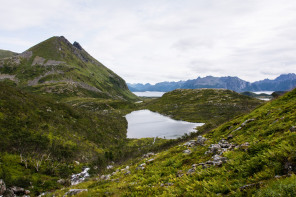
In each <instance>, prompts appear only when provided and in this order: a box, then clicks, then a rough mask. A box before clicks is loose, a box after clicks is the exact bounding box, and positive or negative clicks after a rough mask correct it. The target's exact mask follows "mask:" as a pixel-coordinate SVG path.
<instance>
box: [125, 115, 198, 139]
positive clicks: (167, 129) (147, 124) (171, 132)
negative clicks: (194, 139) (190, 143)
mask: <svg viewBox="0 0 296 197" xmlns="http://www.w3.org/2000/svg"><path fill="white" fill-rule="evenodd" d="M126 119H127V121H128V129H127V137H128V138H146V137H159V138H166V139H176V138H178V137H180V136H182V135H184V134H185V133H187V134H188V133H190V132H194V131H196V130H195V129H194V128H196V127H197V126H202V125H203V124H204V123H191V122H186V121H178V120H173V119H171V118H169V117H166V116H163V115H161V114H159V113H155V112H152V111H150V110H139V111H133V112H131V113H129V114H127V115H126Z"/></svg>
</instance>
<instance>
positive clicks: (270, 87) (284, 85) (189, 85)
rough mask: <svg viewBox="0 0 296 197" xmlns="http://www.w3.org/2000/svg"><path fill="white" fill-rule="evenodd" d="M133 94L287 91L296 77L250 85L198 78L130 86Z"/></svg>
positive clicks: (234, 80)
mask: <svg viewBox="0 0 296 197" xmlns="http://www.w3.org/2000/svg"><path fill="white" fill-rule="evenodd" d="M128 87H129V89H130V90H131V91H133V92H137V91H138V92H143V91H161V92H168V91H172V90H175V89H178V88H181V89H199V88H223V89H229V90H233V91H236V92H244V91H287V90H291V89H293V88H294V87H296V75H295V74H294V73H290V74H282V75H280V76H279V77H277V78H276V79H274V80H270V79H265V80H262V81H257V82H254V83H250V82H247V81H244V80H242V79H240V78H238V77H230V76H228V77H213V76H207V77H203V78H201V77H198V78H196V79H192V80H187V81H179V82H160V83H157V84H155V85H151V84H145V85H143V84H139V83H138V84H128Z"/></svg>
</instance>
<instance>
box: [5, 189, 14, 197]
mask: <svg viewBox="0 0 296 197" xmlns="http://www.w3.org/2000/svg"><path fill="white" fill-rule="evenodd" d="M3 197H16V195H15V194H14V192H13V191H12V190H11V189H6V190H5V192H4V193H3Z"/></svg>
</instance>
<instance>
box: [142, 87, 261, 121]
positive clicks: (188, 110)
mask: <svg viewBox="0 0 296 197" xmlns="http://www.w3.org/2000/svg"><path fill="white" fill-rule="evenodd" d="M262 103H263V101H260V100H258V99H254V98H250V97H248V96H244V95H241V94H238V93H236V92H234V91H231V90H224V89H177V90H174V91H171V92H168V93H166V94H164V95H163V96H162V97H161V98H159V99H155V100H153V101H152V102H150V103H148V105H147V106H146V107H147V108H148V109H150V110H152V111H157V112H159V113H161V114H164V115H168V116H171V117H173V118H174V119H180V120H186V121H190V122H203V123H207V124H208V125H209V124H211V125H212V126H217V125H219V124H221V123H223V122H225V121H228V120H230V119H231V118H233V117H235V116H237V115H241V114H243V113H247V112H249V111H250V110H252V109H254V108H255V107H257V106H258V105H260V104H262Z"/></svg>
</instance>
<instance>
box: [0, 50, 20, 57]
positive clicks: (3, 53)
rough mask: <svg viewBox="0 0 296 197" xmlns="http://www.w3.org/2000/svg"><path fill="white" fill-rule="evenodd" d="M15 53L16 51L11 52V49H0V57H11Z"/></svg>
mask: <svg viewBox="0 0 296 197" xmlns="http://www.w3.org/2000/svg"><path fill="white" fill-rule="evenodd" d="M15 55H17V53H15V52H12V51H8V50H2V49H0V59H1V58H6V57H12V56H15Z"/></svg>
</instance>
